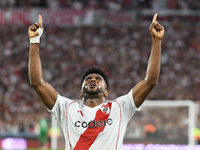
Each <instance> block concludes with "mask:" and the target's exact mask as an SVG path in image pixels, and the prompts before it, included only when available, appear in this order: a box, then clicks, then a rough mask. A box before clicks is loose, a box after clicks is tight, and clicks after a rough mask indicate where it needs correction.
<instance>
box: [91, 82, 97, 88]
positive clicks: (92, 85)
mask: <svg viewBox="0 0 200 150" xmlns="http://www.w3.org/2000/svg"><path fill="white" fill-rule="evenodd" d="M96 86H97V84H96V83H90V84H89V87H90V88H95V87H96Z"/></svg>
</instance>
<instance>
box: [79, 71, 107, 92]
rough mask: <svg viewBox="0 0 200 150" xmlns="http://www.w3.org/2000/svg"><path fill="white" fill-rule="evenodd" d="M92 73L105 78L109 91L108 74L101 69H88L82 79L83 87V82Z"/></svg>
mask: <svg viewBox="0 0 200 150" xmlns="http://www.w3.org/2000/svg"><path fill="white" fill-rule="evenodd" d="M92 73H96V74H99V75H101V76H102V77H103V79H104V81H105V82H106V85H107V89H108V78H107V76H106V74H105V73H104V72H103V71H102V70H101V69H99V68H90V69H88V70H87V71H86V72H85V73H84V74H83V76H82V79H81V86H82V84H83V81H84V80H85V78H86V77H87V76H88V75H89V74H92Z"/></svg>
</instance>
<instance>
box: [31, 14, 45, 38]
mask: <svg viewBox="0 0 200 150" xmlns="http://www.w3.org/2000/svg"><path fill="white" fill-rule="evenodd" d="M38 28H41V29H43V30H44V28H43V26H42V16H41V15H38V22H35V24H33V25H31V26H30V27H29V29H28V35H29V38H33V37H35V36H38V35H39V34H38V32H37V29H38Z"/></svg>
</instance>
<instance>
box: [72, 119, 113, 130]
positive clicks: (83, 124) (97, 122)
mask: <svg viewBox="0 0 200 150" xmlns="http://www.w3.org/2000/svg"><path fill="white" fill-rule="evenodd" d="M112 123H113V120H112V119H111V118H108V119H106V120H103V121H102V120H92V121H90V122H86V121H83V122H81V121H76V122H75V124H74V125H75V126H76V127H78V128H79V127H83V128H87V127H88V128H94V127H99V128H100V127H103V126H106V125H112Z"/></svg>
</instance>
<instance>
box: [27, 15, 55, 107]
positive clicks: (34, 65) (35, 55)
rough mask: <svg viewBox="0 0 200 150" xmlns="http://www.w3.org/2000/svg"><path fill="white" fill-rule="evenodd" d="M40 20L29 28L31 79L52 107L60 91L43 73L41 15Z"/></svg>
mask: <svg viewBox="0 0 200 150" xmlns="http://www.w3.org/2000/svg"><path fill="white" fill-rule="evenodd" d="M38 17H39V21H38V22H36V23H35V24H33V25H32V26H30V27H29V29H28V34H29V38H30V50H29V66H28V69H29V79H30V84H31V85H32V86H33V88H34V89H35V91H36V92H37V94H38V95H39V97H40V99H41V100H42V102H43V103H44V104H45V106H46V107H47V108H49V109H52V108H53V106H54V104H55V101H56V99H57V95H58V93H57V92H56V90H55V89H54V88H53V87H52V86H51V85H50V84H48V83H47V82H45V81H44V78H43V73H42V65H41V60H40V55H39V43H40V36H41V35H42V32H43V30H44V28H43V26H42V16H41V15H39V16H38Z"/></svg>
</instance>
